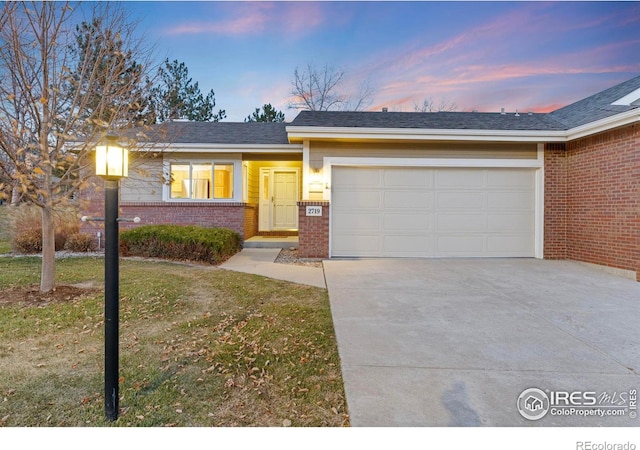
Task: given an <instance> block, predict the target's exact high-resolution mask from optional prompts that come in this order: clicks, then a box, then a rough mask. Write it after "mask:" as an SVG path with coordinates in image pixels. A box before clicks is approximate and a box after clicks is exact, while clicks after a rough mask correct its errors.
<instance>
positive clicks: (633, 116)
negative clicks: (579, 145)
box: [566, 108, 640, 141]
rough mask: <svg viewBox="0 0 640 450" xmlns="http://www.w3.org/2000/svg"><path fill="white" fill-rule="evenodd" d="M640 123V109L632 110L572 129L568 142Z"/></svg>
mask: <svg viewBox="0 0 640 450" xmlns="http://www.w3.org/2000/svg"><path fill="white" fill-rule="evenodd" d="M639 121H640V108H638V109H631V110H629V111H625V112H623V113H620V114H616V115H615V116H610V117H606V118H604V119H600V120H596V121H595V122H590V123H587V124H585V125H580V126H579V127H575V128H571V129H570V130H567V131H566V136H567V139H566V140H567V141H572V140H574V139H579V138H581V137H585V136H589V135H591V134H596V133H601V132H603V131H608V130H611V129H613V128H618V127H623V126H625V125H630V124H632V123H635V122H639Z"/></svg>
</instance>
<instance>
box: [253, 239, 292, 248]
mask: <svg viewBox="0 0 640 450" xmlns="http://www.w3.org/2000/svg"><path fill="white" fill-rule="evenodd" d="M297 246H298V236H253V237H251V238H249V239H247V240H245V241H244V245H243V247H244V248H290V247H297Z"/></svg>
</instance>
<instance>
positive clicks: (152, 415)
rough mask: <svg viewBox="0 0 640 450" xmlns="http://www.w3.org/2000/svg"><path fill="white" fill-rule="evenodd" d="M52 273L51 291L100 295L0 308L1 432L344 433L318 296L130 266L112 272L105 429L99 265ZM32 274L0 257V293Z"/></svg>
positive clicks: (323, 296) (260, 282) (339, 387)
mask: <svg viewBox="0 0 640 450" xmlns="http://www.w3.org/2000/svg"><path fill="white" fill-rule="evenodd" d="M56 269H57V281H58V283H59V284H65V285H78V286H82V287H84V288H91V287H94V288H95V290H94V291H89V293H88V294H87V295H85V296H84V297H81V298H79V299H75V300H72V301H61V302H52V303H49V304H40V305H32V304H25V303H16V302H15V301H10V302H6V303H0V426H9V427H27V426H28V427H33V426H146V427H155V426H179V427H211V426H283V425H285V426H289V425H290V426H345V425H348V423H349V419H348V416H347V414H346V405H345V397H344V390H343V384H342V376H341V372H340V364H339V359H338V352H337V347H336V341H335V335H334V330H333V324H332V321H331V313H330V309H329V302H328V296H327V292H326V290H324V289H319V288H313V287H308V286H302V285H296V284H291V283H287V282H282V281H276V280H271V279H267V278H263V277H260V276H255V275H248V274H241V273H236V272H230V271H226V270H222V269H218V268H214V267H211V266H190V265H183V264H173V263H157V262H146V261H132V260H123V261H122V262H121V269H120V279H121V282H120V294H121V301H120V376H121V379H120V408H121V412H120V418H119V420H118V421H117V422H115V423H109V422H107V421H106V420H105V419H104V403H103V402H104V400H103V394H102V393H103V389H104V385H103V376H104V375H103V358H104V356H103V355H104V353H103V351H104V350H103V348H104V347H103V346H104V323H103V303H104V298H103V294H102V285H103V282H104V278H103V272H104V260H102V259H100V258H77V259H76V258H73V259H64V260H59V261H58V262H57V265H56ZM39 273H40V259H39V258H33V257H26V258H0V291H4V292H12V290H14V289H16V288H19V287H24V286H28V285H31V284H34V283H38V277H39ZM5 297H6V296H5Z"/></svg>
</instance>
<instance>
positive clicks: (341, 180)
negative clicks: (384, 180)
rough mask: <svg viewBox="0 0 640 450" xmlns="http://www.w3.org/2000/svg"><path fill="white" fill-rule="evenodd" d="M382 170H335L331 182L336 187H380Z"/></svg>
mask: <svg viewBox="0 0 640 450" xmlns="http://www.w3.org/2000/svg"><path fill="white" fill-rule="evenodd" d="M380 175H381V169H366V168H360V169H358V170H356V171H347V170H335V171H334V173H333V175H332V178H331V182H332V184H333V185H334V186H357V187H358V188H367V187H375V188H377V187H379V186H380V185H381V183H380Z"/></svg>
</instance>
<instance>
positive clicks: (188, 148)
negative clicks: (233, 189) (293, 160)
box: [153, 143, 302, 154]
mask: <svg viewBox="0 0 640 450" xmlns="http://www.w3.org/2000/svg"><path fill="white" fill-rule="evenodd" d="M153 147H154V148H157V149H160V150H161V151H164V152H171V153H292V154H298V153H302V145H300V144H207V143H190V144H186V143H174V144H160V143H159V144H154V145H153Z"/></svg>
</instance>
